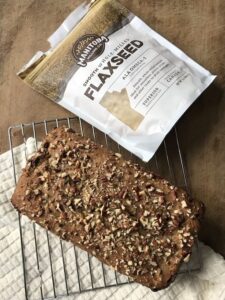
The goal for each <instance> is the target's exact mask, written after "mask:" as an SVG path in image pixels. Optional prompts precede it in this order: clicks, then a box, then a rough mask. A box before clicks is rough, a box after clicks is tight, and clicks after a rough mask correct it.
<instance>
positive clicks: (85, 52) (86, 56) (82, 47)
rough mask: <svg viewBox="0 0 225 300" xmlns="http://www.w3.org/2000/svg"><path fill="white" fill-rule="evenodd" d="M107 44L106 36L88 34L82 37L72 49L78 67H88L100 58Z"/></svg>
mask: <svg viewBox="0 0 225 300" xmlns="http://www.w3.org/2000/svg"><path fill="white" fill-rule="evenodd" d="M106 42H108V38H107V37H105V36H104V35H102V36H99V35H97V34H86V35H83V36H82V37H80V38H79V39H78V40H77V41H76V43H75V44H74V45H73V49H72V51H73V56H74V57H75V59H76V62H77V65H79V66H81V67H86V66H87V63H88V62H90V61H93V60H95V59H96V58H97V57H99V56H100V55H101V54H102V53H103V52H104V50H105V43H106Z"/></svg>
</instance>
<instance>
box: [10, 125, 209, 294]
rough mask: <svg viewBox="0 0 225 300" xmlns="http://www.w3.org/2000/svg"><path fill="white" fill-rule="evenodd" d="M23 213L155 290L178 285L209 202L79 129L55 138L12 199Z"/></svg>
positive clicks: (26, 171)
mask: <svg viewBox="0 0 225 300" xmlns="http://www.w3.org/2000/svg"><path fill="white" fill-rule="evenodd" d="M12 204H13V205H14V207H15V208H16V209H17V210H18V211H19V212H20V213H22V214H24V215H26V216H28V217H29V218H30V219H32V220H33V221H35V222H36V223H38V224H39V225H41V226H42V227H44V228H46V229H47V230H50V231H51V232H53V233H55V234H56V235H58V236H59V237H60V238H62V239H65V240H67V241H70V242H72V243H73V244H74V245H76V246H78V247H80V248H81V249H83V250H86V251H87V252H89V253H90V254H91V255H93V256H95V257H97V258H98V259H99V260H100V261H102V262H103V263H105V264H107V265H109V266H111V267H112V268H114V269H115V270H117V271H118V272H120V273H122V274H125V275H127V276H129V277H131V278H132V279H133V280H135V281H136V282H139V283H141V284H143V285H145V286H147V287H149V288H151V289H152V290H159V289H162V288H165V287H167V286H168V285H169V283H170V282H172V281H173V279H174V278H175V275H176V273H177V271H178V269H179V266H180V265H181V263H182V262H183V261H187V260H188V258H189V256H190V253H191V249H192V246H193V244H194V241H195V239H196V237H197V233H198V229H199V224H200V219H201V217H202V215H203V210H204V207H203V204H202V203H201V202H198V201H194V200H193V199H191V198H190V197H189V196H188V194H187V193H186V192H185V191H184V190H182V189H180V188H177V187H175V186H174V185H172V184H170V183H169V182H168V181H167V180H165V179H162V178H160V177H159V176H157V175H155V174H153V173H152V172H146V171H144V170H143V169H142V168H141V167H140V166H139V165H137V164H134V163H132V162H131V161H126V160H124V159H123V158H122V157H121V155H120V154H119V153H113V152H111V151H108V150H107V149H106V148H104V147H103V146H101V145H97V144H96V143H94V142H93V141H91V140H90V139H87V138H84V137H82V136H80V135H79V134H77V133H75V132H74V131H73V130H72V129H69V128H65V127H60V128H56V129H54V130H53V131H52V132H50V133H49V134H48V135H47V136H46V137H45V139H44V141H43V142H42V145H41V147H40V148H39V150H38V151H37V152H36V153H35V154H34V155H33V156H32V157H31V158H30V159H29V160H28V162H27V165H26V167H25V169H24V170H23V173H22V175H21V177H20V179H19V181H18V184H17V187H16V189H15V192H14V194H13V197H12Z"/></svg>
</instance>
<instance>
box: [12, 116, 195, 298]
mask: <svg viewBox="0 0 225 300" xmlns="http://www.w3.org/2000/svg"><path fill="white" fill-rule="evenodd" d="M61 125H66V126H68V127H71V128H73V129H74V130H75V131H76V132H79V133H80V134H82V135H84V136H88V137H90V138H92V139H94V140H95V141H96V142H98V143H101V144H105V146H106V147H108V148H109V149H111V150H113V151H116V152H118V151H119V152H122V154H123V156H124V157H125V158H127V159H131V160H134V161H135V162H139V163H140V164H141V165H142V166H143V167H144V168H146V169H151V170H152V171H154V172H156V173H158V174H160V175H162V176H163V177H165V178H168V179H169V180H170V181H171V182H172V183H174V184H178V185H179V186H183V187H184V188H186V190H187V191H188V192H190V190H189V184H188V178H187V172H186V168H185V164H184V161H183V157H182V152H181V147H180V141H179V137H178V132H177V129H176V128H174V129H173V130H172V131H171V132H170V134H169V136H168V137H167V138H166V139H165V140H164V142H163V143H162V145H161V146H160V148H159V150H158V151H157V153H156V154H155V156H154V157H153V158H152V159H151V161H150V162H149V163H147V164H146V163H145V164H144V163H143V162H141V161H140V160H139V159H137V158H136V157H134V156H133V155H132V154H131V153H129V152H128V151H126V150H125V149H123V148H122V147H121V146H119V145H118V144H116V143H115V142H114V141H113V140H111V139H110V138H109V137H108V136H107V135H105V134H103V133H101V132H100V131H98V130H97V129H95V128H94V127H93V126H90V125H88V124H87V123H86V122H84V121H82V120H81V119H80V118H78V117H71V118H64V119H54V120H48V121H41V122H33V123H29V124H20V125H15V126H12V127H10V128H9V131H8V135H9V145H10V150H11V154H12V162H13V173H14V179H15V184H16V182H17V176H18V175H17V174H19V173H20V172H21V170H16V165H15V157H14V151H13V147H14V146H16V145H17V144H20V143H21V141H22V142H23V143H24V145H25V147H24V155H25V157H26V158H27V148H26V146H27V139H28V138H29V137H33V139H34V143H35V148H36V149H37V147H38V141H40V140H41V139H42V138H43V136H44V135H45V134H47V133H48V131H49V130H51V129H52V128H54V127H58V126H61ZM18 222H19V232H20V245H21V255H22V265H21V268H22V269H23V279H24V280H23V281H24V292H25V299H32V300H33V299H54V298H60V297H62V296H66V295H73V294H77V293H82V292H86V291H92V290H97V289H102V288H109V287H115V286H120V285H124V284H130V283H132V280H130V279H129V278H128V277H126V276H123V275H120V274H119V273H117V272H115V271H112V270H111V269H109V267H108V266H106V265H104V264H102V263H100V262H99V261H98V260H97V259H96V258H94V257H92V256H91V255H89V254H87V253H86V252H84V251H82V250H80V249H79V248H77V247H74V246H73V245H72V244H71V243H68V242H65V241H63V240H60V239H59V238H58V237H56V236H54V235H53V234H51V233H50V232H48V231H46V230H45V229H43V228H41V227H40V226H38V225H36V224H34V223H33V222H31V221H30V220H28V219H27V218H26V217H24V216H22V215H20V214H18ZM200 268H201V255H200V252H199V248H198V243H196V244H195V246H194V248H193V253H192V256H191V259H190V261H189V262H188V263H185V264H183V265H182V266H181V268H180V270H179V273H184V272H192V271H196V270H199V269H200Z"/></svg>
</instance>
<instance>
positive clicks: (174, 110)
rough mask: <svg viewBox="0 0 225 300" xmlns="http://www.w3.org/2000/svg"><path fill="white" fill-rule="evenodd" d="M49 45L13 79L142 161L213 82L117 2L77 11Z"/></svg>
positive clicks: (110, 0)
mask: <svg viewBox="0 0 225 300" xmlns="http://www.w3.org/2000/svg"><path fill="white" fill-rule="evenodd" d="M92 2H93V1H92ZM49 42H50V44H51V48H50V49H49V50H48V51H47V52H45V53H43V52H40V51H39V52H38V53H37V54H36V55H35V56H34V57H33V58H32V59H31V60H30V61H29V62H28V64H26V65H25V66H24V67H23V69H22V70H21V71H20V72H19V73H18V75H19V76H20V77H21V78H22V79H23V80H24V81H25V82H26V83H27V84H29V85H30V86H31V87H32V88H33V89H35V90H37V91H38V92H40V93H41V94H43V95H45V96H47V97H48V98H50V99H51V100H53V101H55V102H57V103H58V104H59V105H61V106H63V107H65V108H66V109H68V110H70V111H71V112H73V113H74V114H76V115H77V116H79V117H81V118H82V119H84V120H85V121H87V122H89V123H90V124H91V125H94V126H95V127H97V128H98V129H100V130H101V131H103V132H105V133H106V134H108V135H109V136H110V137H111V138H112V139H114V140H115V141H116V142H118V143H119V144H121V145H122V146H123V147H124V148H126V149H127V150H129V151H131V152H132V153H134V154H135V155H137V156H138V157H140V158H141V159H142V160H144V161H148V160H149V159H150V158H151V157H152V156H153V154H154V153H155V151H156V150H157V148H158V147H159V145H160V144H161V142H162V141H163V139H164V138H165V136H166V134H167V133H168V132H169V131H170V129H171V128H172V127H173V126H174V124H175V123H176V121H177V120H178V119H179V118H180V117H181V115H182V114H183V113H184V112H185V111H186V109H187V108H188V107H189V106H190V105H191V104H192V103H193V102H194V101H195V100H196V98H197V97H198V96H199V95H200V94H201V93H202V92H203V91H204V90H205V89H206V88H207V87H208V86H209V84H210V83H211V82H212V81H213V80H214V78H215V76H213V75H211V74H210V72H209V71H207V70H206V69H204V68H203V67H202V66H200V65H199V64H197V63H196V62H194V61H193V60H192V59H191V58H190V57H188V56H187V55H185V54H184V53H183V52H182V51H181V50H180V49H178V48H177V47H176V46H174V45H173V44H171V43H170V42H169V41H167V40H166V39H165V38H163V37H162V36H161V35H159V34H158V33H156V32H155V31H154V30H152V29H151V28H150V27H149V26H148V25H146V24H145V23H144V22H143V21H142V20H140V19H139V18H138V17H137V16H135V15H133V14H132V13H131V12H130V11H129V10H127V9H126V8H125V7H124V6H122V5H121V4H120V3H119V2H117V1H115V0H97V1H94V3H92V4H86V3H84V4H82V5H81V6H79V7H78V8H77V9H76V10H75V11H74V12H72V14H71V15H70V16H69V17H68V18H67V19H66V20H65V21H64V23H63V24H62V25H61V26H60V27H59V28H58V29H57V31H56V32H55V33H54V34H53V35H52V36H51V37H50V38H49Z"/></svg>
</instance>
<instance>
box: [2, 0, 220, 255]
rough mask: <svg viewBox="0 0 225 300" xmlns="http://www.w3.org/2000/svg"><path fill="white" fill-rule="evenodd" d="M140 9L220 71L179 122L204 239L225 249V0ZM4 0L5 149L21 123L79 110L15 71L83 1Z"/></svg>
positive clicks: (129, 2)
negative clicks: (12, 130) (67, 107)
mask: <svg viewBox="0 0 225 300" xmlns="http://www.w3.org/2000/svg"><path fill="white" fill-rule="evenodd" d="M121 2H122V3H123V4H125V5H126V6H127V7H128V8H129V9H131V10H132V11H133V12H134V13H136V14H137V15H138V16H140V17H141V18H142V19H143V20H144V21H145V22H146V23H148V24H149V25H150V26H151V27H152V28H153V29H155V30H157V31H158V32H159V33H161V34H162V35H163V36H165V37H166V38H167V39H169V40H170V41H171V42H173V43H174V44H176V45H177V46H178V47H180V48H181V49H182V50H184V51H185V52H186V53H187V54H188V55H190V56H191V57H192V58H193V59H195V60H196V61H197V62H199V63H200V64H202V65H203V66H204V67H206V68H208V69H209V70H210V71H211V72H212V73H214V74H217V75H218V77H217V79H216V81H215V83H214V84H213V85H212V86H211V87H210V88H208V90H207V91H205V92H204V93H203V95H201V96H200V97H199V99H198V101H196V103H195V104H194V105H192V107H191V108H190V109H189V110H188V111H187V113H185V115H184V116H183V117H182V118H181V120H180V121H179V123H178V130H179V135H180V139H181V144H182V148H183V152H184V157H185V160H186V164H187V168H188V172H189V178H190V182H191V190H192V194H193V197H195V198H197V199H200V200H202V201H203V202H204V203H205V205H206V217H205V221H204V223H203V226H202V231H201V239H202V240H204V241H205V242H206V243H207V244H209V245H210V246H212V247H213V248H214V249H215V250H216V251H218V252H220V253H222V254H223V255H224V256H225V189H224V184H225V168H224V161H225V154H224V153H225V151H224V149H225V137H224V135H225V113H224V112H225V93H224V91H225V1H224V0H214V1H212V0H183V1H180V0H170V1H168V0H160V1H159V0H142V1H141V0H124V1H122V0H121ZM79 3H81V1H78V0H45V1H42V0H0V113H1V115H0V153H2V152H4V151H6V150H7V149H8V148H9V147H8V139H7V128H8V127H9V126H10V125H12V124H16V123H21V122H30V121H34V120H35V121H37V120H43V119H51V118H56V117H64V116H70V115H72V114H71V113H69V112H68V111H66V110H64V109H63V108H61V107H60V106H58V105H57V104H55V103H53V102H51V101H50V100H47V99H46V98H45V97H43V96H41V95H39V94H38V93H36V92H34V91H33V90H31V89H30V88H29V87H28V86H26V85H25V84H24V83H23V82H22V81H21V80H20V79H19V78H17V76H16V72H17V71H18V70H19V69H20V68H21V66H22V65H23V64H24V63H26V62H27V61H28V60H29V59H30V58H31V57H32V56H33V54H34V53H35V52H36V51H38V50H46V49H47V48H48V43H47V42H46V39H47V38H48V37H49V36H50V35H51V33H52V32H53V31H55V29H56V28H57V26H59V25H60V23H61V22H62V21H63V20H64V18H65V17H66V16H67V15H68V14H69V13H70V12H71V11H72V10H73V9H74V8H75V7H76V6H77V5H78V4H79Z"/></svg>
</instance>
